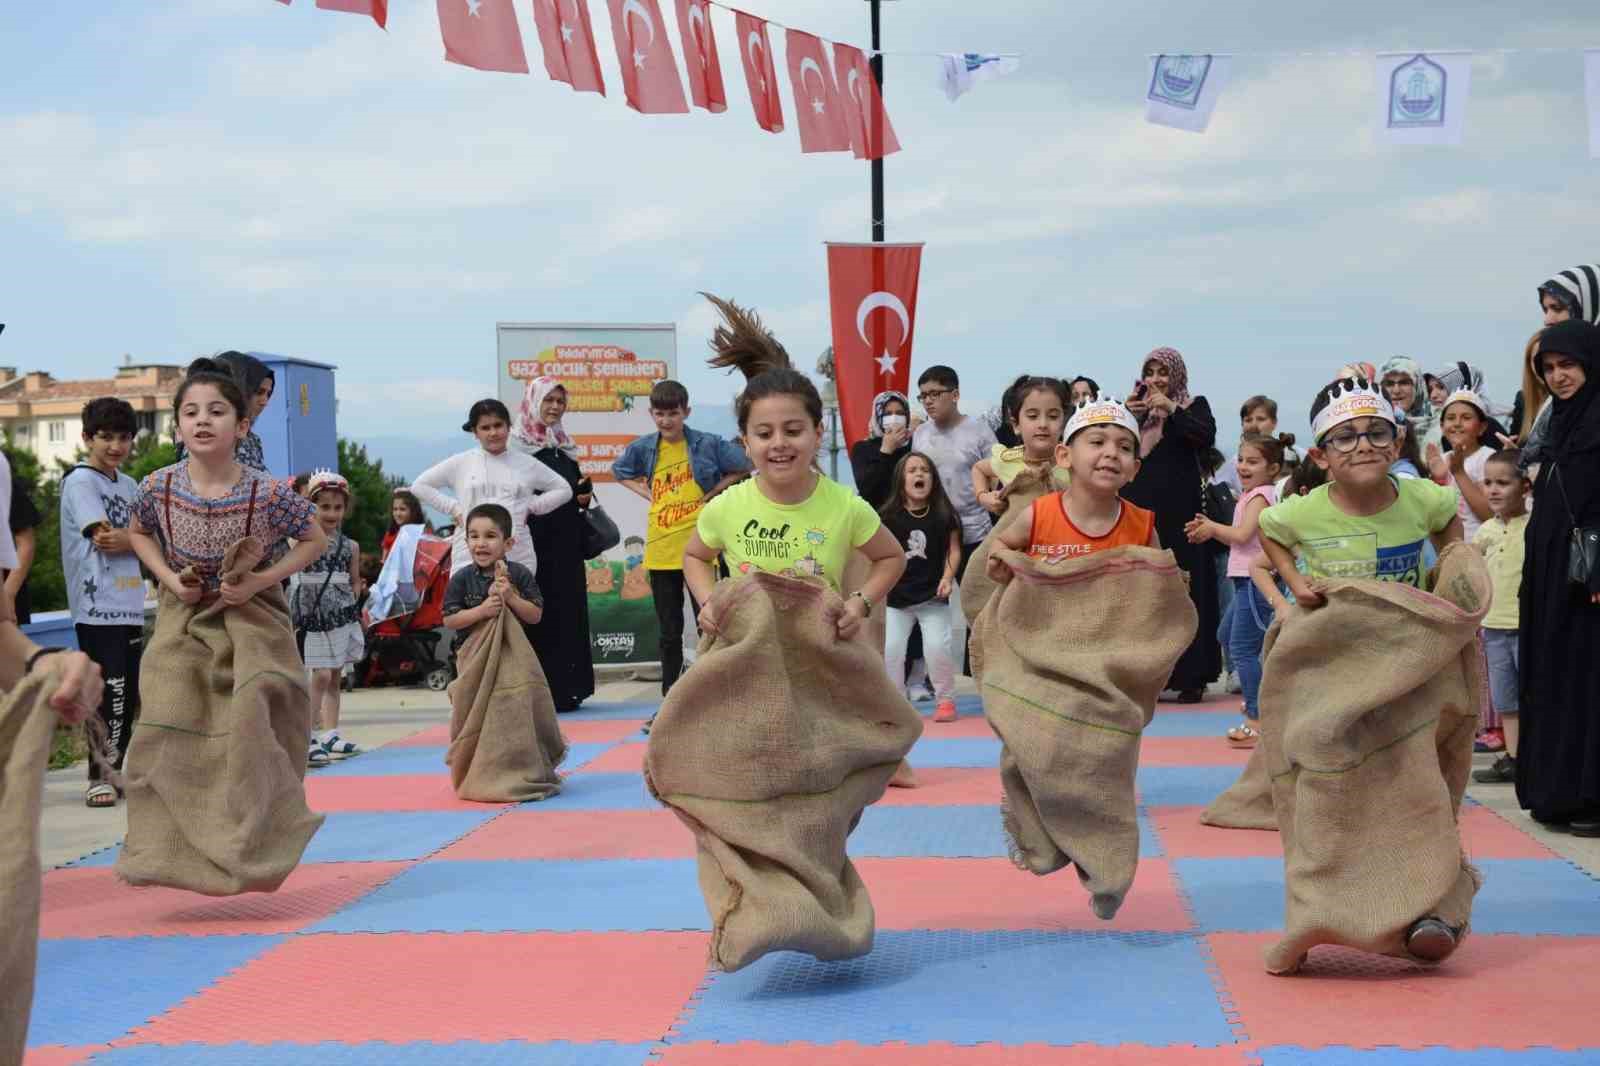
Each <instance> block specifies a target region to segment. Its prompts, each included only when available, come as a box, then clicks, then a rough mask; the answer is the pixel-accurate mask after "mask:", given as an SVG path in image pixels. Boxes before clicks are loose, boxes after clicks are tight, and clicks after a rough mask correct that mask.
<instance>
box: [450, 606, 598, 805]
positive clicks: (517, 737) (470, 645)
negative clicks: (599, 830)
mask: <svg viewBox="0 0 1600 1066" xmlns="http://www.w3.org/2000/svg"><path fill="white" fill-rule="evenodd" d="M456 669H457V676H456V679H455V681H453V682H452V683H451V685H450V692H449V695H450V748H449V750H448V751H447V752H446V753H445V759H444V761H445V762H446V763H448V764H449V766H450V783H451V784H452V785H454V786H455V790H456V795H457V796H460V797H461V798H462V799H464V800H477V801H479V802H481V803H520V802H522V801H523V800H542V799H548V798H549V797H551V796H554V795H555V794H556V793H558V792H560V791H561V776H560V775H559V774H557V773H556V767H558V766H560V765H561V760H562V759H564V758H566V755H567V742H566V740H565V739H564V738H563V737H562V736H561V726H560V725H558V724H557V722H556V705H555V701H554V700H553V699H551V697H550V686H549V684H548V683H547V682H546V680H545V676H544V670H543V669H542V668H541V667H540V666H539V659H538V656H536V655H535V654H534V651H533V645H532V644H530V643H528V637H527V635H526V633H524V631H523V629H522V625H521V623H520V622H518V621H517V618H516V616H515V615H513V614H512V613H511V608H509V607H502V608H501V609H500V613H499V614H498V615H496V616H495V617H494V618H492V619H490V620H489V621H488V622H487V623H484V622H479V623H478V626H477V628H476V629H474V630H473V631H472V634H471V635H470V636H469V637H468V638H467V642H466V644H464V645H463V646H462V648H461V651H460V652H459V653H458V654H457V655H456Z"/></svg>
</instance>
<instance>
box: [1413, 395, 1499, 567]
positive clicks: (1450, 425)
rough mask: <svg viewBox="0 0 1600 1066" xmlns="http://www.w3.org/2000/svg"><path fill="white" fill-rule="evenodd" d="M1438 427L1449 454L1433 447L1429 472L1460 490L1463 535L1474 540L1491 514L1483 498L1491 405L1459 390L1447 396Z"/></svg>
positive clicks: (1459, 503)
mask: <svg viewBox="0 0 1600 1066" xmlns="http://www.w3.org/2000/svg"><path fill="white" fill-rule="evenodd" d="M1439 425H1440V427H1441V429H1442V431H1443V433H1444V437H1445V440H1446V441H1447V442H1448V443H1449V446H1450V451H1449V452H1448V453H1442V452H1440V450H1439V447H1438V446H1437V445H1433V444H1430V445H1429V446H1428V449H1427V457H1428V470H1429V472H1430V473H1431V474H1432V475H1433V480H1435V481H1437V482H1439V483H1440V484H1441V485H1454V486H1455V487H1456V489H1457V490H1458V492H1459V494H1460V498H1459V500H1458V501H1457V504H1456V510H1457V513H1458V514H1460V515H1461V528H1462V533H1463V535H1464V536H1465V537H1466V539H1467V540H1471V539H1472V537H1473V535H1474V534H1476V533H1477V532H1478V526H1479V525H1481V524H1482V522H1483V520H1484V519H1486V518H1488V517H1489V516H1490V513H1491V512H1490V510H1489V503H1488V501H1487V500H1485V499H1484V496H1483V467H1484V464H1485V463H1487V462H1488V461H1489V454H1490V452H1489V449H1488V448H1485V447H1484V446H1483V444H1482V443H1481V441H1482V438H1483V435H1484V433H1485V431H1486V430H1487V429H1488V427H1489V410H1488V404H1487V403H1485V402H1484V401H1483V399H1482V398H1481V397H1479V396H1478V394H1477V393H1475V392H1471V391H1469V390H1467V389H1457V390H1456V391H1455V392H1452V393H1451V394H1450V395H1449V396H1448V397H1446V399H1445V403H1444V407H1443V409H1442V412H1441V414H1440V417H1439Z"/></svg>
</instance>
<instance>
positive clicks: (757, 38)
mask: <svg viewBox="0 0 1600 1066" xmlns="http://www.w3.org/2000/svg"><path fill="white" fill-rule="evenodd" d="M733 25H734V29H735V30H736V31H738V34H739V62H740V65H742V66H743V67H744V83H745V84H746V85H748V86H749V87H750V106H751V107H752V108H753V109H754V110H755V113H756V125H757V126H760V127H761V128H762V129H764V130H766V131H767V132H768V133H782V132H783V100H782V98H781V97H779V96H778V68H777V67H775V66H774V65H773V63H772V42H771V41H769V40H768V39H767V20H766V19H758V18H756V17H755V16H754V15H746V14H745V13H744V12H743V11H735V12H734V13H733Z"/></svg>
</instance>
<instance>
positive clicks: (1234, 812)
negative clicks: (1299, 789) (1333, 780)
mask: <svg viewBox="0 0 1600 1066" xmlns="http://www.w3.org/2000/svg"><path fill="white" fill-rule="evenodd" d="M1269 646H1270V645H1269ZM1262 654H1263V655H1265V654H1266V649H1265V648H1263V649H1262ZM1263 717H1265V716H1264V715H1263ZM1256 728H1257V729H1258V730H1259V729H1261V728H1262V727H1261V726H1260V725H1259V724H1258V725H1257V726H1256ZM1200 820H1201V821H1202V822H1204V823H1205V824H1206V825H1214V826H1217V827H1218V828H1221V829H1272V830H1276V829H1277V828H1278V815H1277V814H1276V812H1274V811H1273V809H1272V781H1271V779H1270V778H1269V777H1268V776H1267V750H1266V746H1265V745H1263V744H1262V743H1261V742H1260V741H1257V742H1256V746H1255V747H1254V748H1253V749H1252V750H1251V752H1250V761H1249V762H1247V763H1245V764H1244V769H1243V770H1241V771H1240V772H1239V779H1238V780H1237V781H1235V782H1234V783H1233V784H1231V785H1229V786H1228V789H1227V791H1226V792H1224V793H1223V794H1222V795H1220V796H1218V797H1217V798H1216V799H1214V800H1212V801H1211V805H1210V806H1209V807H1207V808H1206V809H1205V810H1204V811H1202V812H1201V813H1200Z"/></svg>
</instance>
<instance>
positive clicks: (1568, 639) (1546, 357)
mask: <svg viewBox="0 0 1600 1066" xmlns="http://www.w3.org/2000/svg"><path fill="white" fill-rule="evenodd" d="M1538 358H1539V368H1540V371H1541V373H1542V374H1543V375H1544V382H1545V387H1546V388H1548V389H1549V390H1550V424H1549V434H1548V436H1547V438H1546V444H1545V457H1544V463H1543V465H1542V466H1541V468H1540V470H1539V480H1538V481H1537V482H1536V483H1535V485H1534V495H1535V497H1536V498H1537V499H1538V505H1537V506H1536V507H1534V508H1533V510H1532V511H1531V512H1530V517H1529V519H1528V529H1527V537H1526V551H1525V555H1524V559H1523V566H1522V588H1521V591H1520V595H1519V597H1518V603H1519V605H1520V608H1521V612H1522V625H1521V629H1520V631H1519V644H1520V650H1519V661H1518V664H1517V665H1518V672H1519V673H1520V675H1521V686H1522V699H1521V704H1520V706H1522V707H1524V708H1526V709H1527V712H1528V713H1526V714H1524V715H1523V716H1522V737H1521V743H1520V745H1519V747H1518V751H1517V800H1518V801H1519V802H1520V803H1521V804H1522V806H1523V807H1524V808H1526V809H1528V810H1530V811H1532V812H1533V816H1534V817H1535V818H1536V819H1538V820H1539V821H1541V822H1546V823H1550V824H1552V825H1565V826H1567V827H1568V828H1570V829H1571V831H1572V833H1573V835H1575V836H1586V837H1596V836H1600V715H1597V714H1596V713H1595V712H1596V708H1600V670H1596V669H1595V665H1594V664H1595V663H1596V662H1597V661H1600V566H1597V567H1595V568H1593V570H1591V572H1590V574H1589V579H1588V583H1587V584H1586V585H1583V586H1580V585H1577V584H1574V583H1573V582H1572V581H1571V579H1570V577H1569V576H1568V575H1569V569H1568V567H1569V563H1570V553H1571V552H1572V551H1573V550H1575V547H1574V545H1573V544H1572V532H1573V530H1574V529H1594V528H1596V527H1600V328H1597V327H1595V326H1592V325H1590V324H1589V323H1587V322H1583V321H1578V320H1569V321H1565V322H1561V323H1558V324H1557V325H1554V326H1550V327H1549V328H1547V329H1546V330H1545V331H1544V333H1543V334H1542V335H1541V336H1540V338H1539V356H1538Z"/></svg>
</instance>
